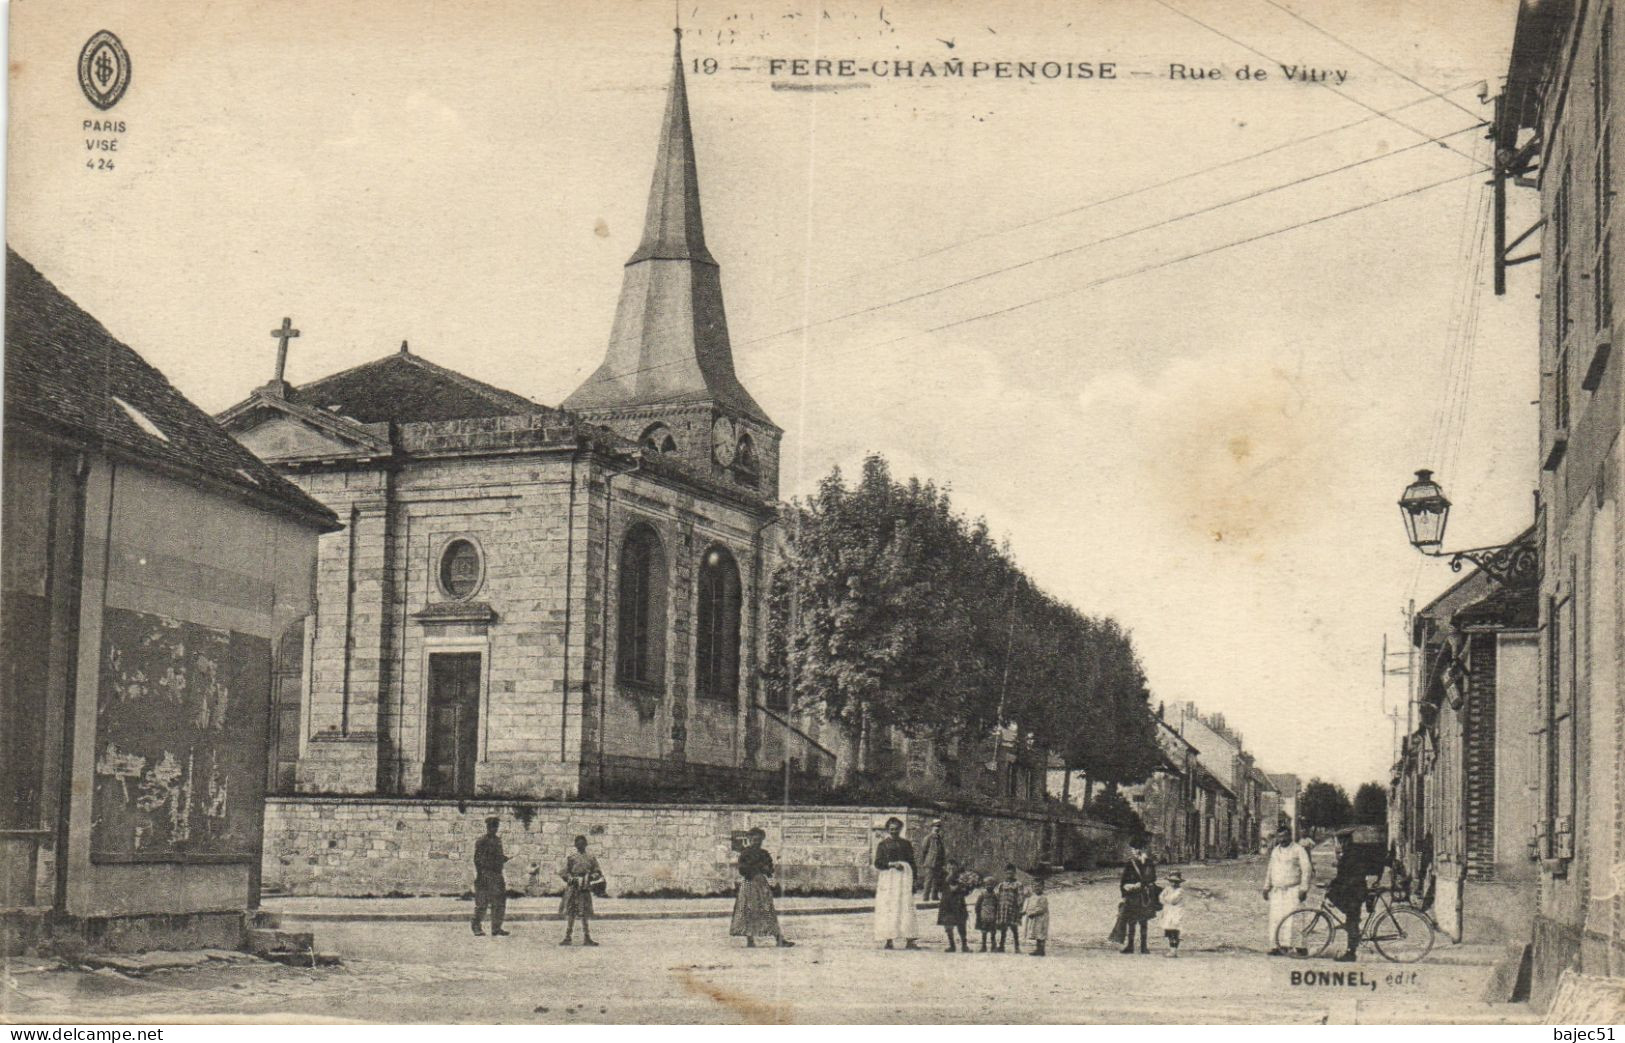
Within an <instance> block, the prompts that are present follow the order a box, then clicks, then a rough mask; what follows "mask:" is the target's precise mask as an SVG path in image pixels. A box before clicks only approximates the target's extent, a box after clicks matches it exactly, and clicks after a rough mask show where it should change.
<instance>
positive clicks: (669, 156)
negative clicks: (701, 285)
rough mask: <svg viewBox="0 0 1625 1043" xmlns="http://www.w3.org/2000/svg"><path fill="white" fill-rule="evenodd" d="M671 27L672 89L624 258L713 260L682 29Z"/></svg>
mask: <svg viewBox="0 0 1625 1043" xmlns="http://www.w3.org/2000/svg"><path fill="white" fill-rule="evenodd" d="M675 32H676V33H677V49H676V52H675V53H674V54H673V55H672V66H671V90H670V91H668V92H667V93H666V119H665V122H663V123H662V124H661V125H660V149H659V151H658V152H656V153H655V176H654V183H653V184H652V185H650V187H649V209H648V211H647V213H646V214H645V216H644V220H643V241H642V242H641V243H639V244H638V249H637V252H636V253H634V254H633V255H632V259H631V260H630V261H628V262H626V263H627V264H636V263H638V262H639V261H647V260H651V259H660V260H665V261H699V262H700V263H702V264H712V265H714V264H716V263H717V262H716V260H715V259H713V258H712V256H711V251H709V250H707V249H706V248H705V225H704V222H702V221H701V219H700V178H699V173H698V171H697V169H696V167H695V163H694V132H693V130H692V129H691V128H690V127H689V123H688V89H687V85H686V83H685V81H684V79H683V31H682V30H681V29H677V30H675Z"/></svg>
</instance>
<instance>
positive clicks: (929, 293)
mask: <svg viewBox="0 0 1625 1043" xmlns="http://www.w3.org/2000/svg"><path fill="white" fill-rule="evenodd" d="M1482 126H1485V124H1484V123H1483V122H1479V123H1475V124H1473V125H1472V126H1470V127H1463V128H1461V129H1460V130H1456V131H1452V132H1450V133H1449V134H1443V135H1440V136H1439V137H1437V138H1430V139H1428V140H1427V141H1418V142H1416V143H1415V144H1414V145H1406V146H1404V147H1403V148H1398V149H1395V150H1393V151H1391V152H1384V153H1382V154H1381V155H1378V156H1369V157H1367V158H1365V159H1360V160H1355V161H1354V162H1352V163H1345V164H1343V165H1342V166H1340V167H1333V168H1332V169H1330V170H1323V171H1320V172H1319V173H1316V174H1308V175H1306V176H1304V177H1300V178H1295V179H1294V180H1292V181H1288V182H1285V183H1283V184H1279V185H1273V186H1271V187H1269V188H1261V189H1257V190H1254V191H1252V192H1248V193H1245V194H1244V195H1239V196H1236V197H1235V198H1234V199H1227V200H1225V201H1224V202H1222V203H1212V204H1210V205H1208V206H1205V207H1199V208H1197V209H1195V210H1190V211H1187V212H1185V213H1183V214H1178V215H1176V216H1175V217H1171V218H1167V219H1164V220H1161V221H1153V222H1152V223H1151V224H1146V225H1140V226H1139V227H1137V228H1130V229H1128V230H1126V231H1122V232H1114V233H1113V234H1111V235H1107V236H1102V237H1101V238H1099V239H1091V240H1089V241H1088V242H1084V243H1078V244H1076V245H1073V246H1068V247H1064V248H1062V249H1060V250H1054V251H1051V252H1050V253H1047V254H1041V255H1039V256H1037V257H1029V258H1028V259H1026V260H1024V261H1018V262H1016V263H1015V264H1009V265H1003V266H1001V267H998V268H991V269H989V270H987V271H985V272H980V273H978V274H976V275H970V276H966V277H965V278H963V279H958V280H955V281H954V282H950V283H945V284H943V285H941V286H937V287H933V288H932V289H929V290H921V291H919V292H917V293H911V294H909V295H907V296H905V297H899V298H896V299H895V300H890V301H884V302H882V303H880V304H873V305H869V306H868V307H864V308H857V309H855V310H853V311H848V312H842V313H841V314H839V315H831V316H829V317H827V318H822V319H818V320H815V321H813V322H811V323H809V324H807V325H804V326H792V327H789V328H787V329H783V330H779V331H778V332H777V333H768V334H763V335H762V336H759V337H753V338H751V339H750V340H746V341H741V342H740V346H741V347H745V346H747V345H750V344H759V343H762V342H763V341H767V340H773V339H776V338H778V337H782V336H785V335H787V334H790V333H796V332H798V331H801V330H806V329H811V328H812V327H814V326H827V325H829V324H830V323H832V322H840V321H842V320H844V319H851V318H856V317H857V316H860V315H868V314H871V313H873V312H877V311H883V310H885V309H887V308H895V307H897V306H898V305H901V304H909V303H911V302H913V301H917V300H922V299H924V298H926V297H935V296H936V295H937V294H939V293H946V292H948V291H949V290H957V289H959V288H960V287H962V286H969V285H971V284H972V283H977V282H981V281H982V280H984V279H991V278H993V277H994V276H998V275H1005V274H1008V273H1010V272H1014V271H1020V270H1021V269H1023V268H1028V267H1031V266H1032V265H1035V264H1042V263H1043V262H1045V261H1053V260H1055V259H1056V258H1058V257H1065V256H1068V255H1069V254H1075V253H1078V252H1079V251H1082V250H1087V249H1090V248H1091V247H1095V246H1101V245H1104V244H1106V243H1111V242H1116V241H1117V240H1119V239H1126V238H1128V237H1129V236H1131V235H1138V234H1140V233H1141V232H1150V231H1155V230H1156V229H1158V228H1162V227H1164V226H1166V225H1169V224H1173V223H1174V222H1175V221H1183V220H1185V219H1187V218H1192V217H1201V216H1203V215H1205V214H1211V213H1213V212H1214V211H1216V210H1223V209H1224V208H1225V207H1229V206H1235V205H1236V204H1238V203H1246V202H1249V201H1251V200H1254V199H1257V198H1259V197H1261V196H1267V195H1270V194H1271V193H1274V192H1281V191H1285V190H1286V189H1289V188H1296V187H1297V186H1299V185H1303V184H1307V183H1308V182H1310V181H1316V180H1318V179H1320V178H1323V177H1330V176H1331V175H1333V174H1341V173H1343V172H1344V171H1347V170H1353V169H1354V168H1356V167H1363V166H1365V165H1366V164H1368V163H1375V162H1377V161H1379V160H1384V159H1392V158H1393V157H1395V156H1399V155H1403V154H1404V153H1406V152H1410V151H1412V150H1414V149H1419V148H1423V147H1425V146H1427V145H1431V144H1433V143H1434V142H1435V141H1443V140H1444V139H1446V138H1453V137H1456V136H1457V135H1460V134H1465V133H1467V132H1468V131H1471V130H1477V129H1478V128H1479V127H1482ZM1474 162H1477V160H1474Z"/></svg>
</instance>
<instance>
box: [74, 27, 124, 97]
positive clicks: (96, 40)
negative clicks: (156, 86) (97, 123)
mask: <svg viewBox="0 0 1625 1043" xmlns="http://www.w3.org/2000/svg"><path fill="white" fill-rule="evenodd" d="M79 86H80V88H81V89H83V90H84V92H85V97H87V98H89V99H90V103H91V104H92V105H94V106H96V107H97V108H98V109H110V108H112V107H113V106H114V105H117V104H118V103H119V99H120V98H122V97H124V92H125V90H127V89H128V88H129V86H130V52H129V51H126V50H125V49H124V44H123V43H122V42H121V41H120V40H119V38H118V37H117V36H114V35H113V34H112V33H110V32H108V31H107V30H106V29H103V30H101V31H100V32H98V33H97V34H96V35H94V36H92V37H91V38H90V39H89V40H87V41H85V46H84V49H83V50H81V51H80V52H79Z"/></svg>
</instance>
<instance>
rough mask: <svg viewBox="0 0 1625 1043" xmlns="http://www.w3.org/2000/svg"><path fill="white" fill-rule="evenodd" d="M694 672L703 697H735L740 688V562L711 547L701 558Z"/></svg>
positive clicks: (731, 698)
mask: <svg viewBox="0 0 1625 1043" xmlns="http://www.w3.org/2000/svg"><path fill="white" fill-rule="evenodd" d="M699 593H700V605H699V619H698V621H697V624H698V625H697V626H696V627H695V631H696V633H697V643H696V649H695V664H694V676H695V681H696V687H697V689H698V691H699V694H700V695H701V696H702V697H705V698H710V699H727V700H730V701H731V700H733V699H734V698H736V697H737V694H738V691H739V612H740V589H739V566H738V565H736V564H734V558H733V555H732V554H729V553H728V552H727V551H726V550H724V549H723V548H721V547H712V548H711V549H710V550H708V551H706V552H705V557H704V558H702V559H701V561H700V591H699Z"/></svg>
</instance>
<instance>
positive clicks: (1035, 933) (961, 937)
mask: <svg viewBox="0 0 1625 1043" xmlns="http://www.w3.org/2000/svg"><path fill="white" fill-rule="evenodd" d="M972 894H974V895H975V896H976V899H975V901H974V902H973V901H971V895H972ZM1159 897H1160V902H1161V910H1160V913H1161V921H1162V923H1161V926H1162V930H1163V936H1164V937H1165V938H1166V939H1167V940H1168V955H1169V956H1170V957H1177V956H1178V955H1179V932H1180V929H1181V928H1182V926H1183V923H1182V921H1183V920H1184V917H1185V881H1184V878H1183V877H1182V876H1181V875H1180V873H1179V871H1178V870H1175V871H1174V872H1172V873H1170V874H1168V884H1167V886H1166V887H1164V888H1162V890H1161V894H1160V896H1159ZM972 909H974V910H975V911H976V929H977V930H978V931H980V932H982V947H981V949H979V950H978V951H979V952H1006V951H1013V952H1020V951H1021V929H1022V926H1023V923H1025V925H1026V928H1027V940H1028V941H1030V942H1032V943H1033V948H1032V955H1033V956H1043V955H1044V944H1045V943H1046V942H1048V941H1049V899H1048V898H1047V897H1045V895H1044V878H1043V877H1041V876H1039V877H1034V878H1033V883H1032V889H1031V890H1030V891H1029V890H1028V889H1027V887H1026V885H1024V884H1023V883H1022V882H1021V880H1020V879H1019V878H1018V877H1017V875H1016V867H1015V866H1014V865H1006V866H1005V867H1004V879H1003V880H995V879H994V878H993V876H992V875H991V874H982V873H978V872H976V871H975V870H973V869H963V868H962V867H961V866H960V865H959V863H957V862H949V863H948V871H947V872H946V873H945V874H944V879H943V884H942V898H941V901H940V903H939V904H938V906H937V924H938V925H939V926H941V927H942V929H943V931H944V932H945V933H946V934H947V936H948V951H949V952H970V951H971V948H970V942H969V941H968V940H967V939H966V937H965V928H966V926H967V925H968V924H969V922H970V911H971V910H972ZM956 934H957V935H958V942H959V944H958V945H957V946H956V945H955V944H954V941H955V935H956ZM1007 942H1008V944H1009V945H1010V949H1009V950H1007V949H1006V948H1005V945H1006V943H1007ZM1143 944H1144V943H1142V951H1143Z"/></svg>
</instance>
